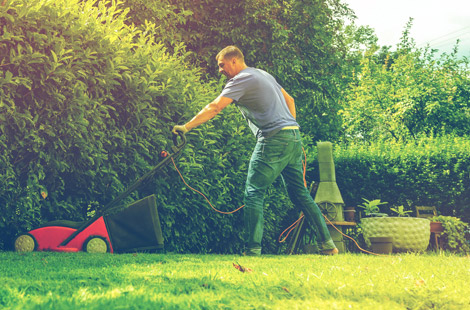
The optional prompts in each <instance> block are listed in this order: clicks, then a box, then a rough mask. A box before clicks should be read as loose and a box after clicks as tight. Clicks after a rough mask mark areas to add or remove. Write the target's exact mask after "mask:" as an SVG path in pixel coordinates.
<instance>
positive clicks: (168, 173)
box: [0, 0, 297, 253]
mask: <svg viewBox="0 0 470 310" xmlns="http://www.w3.org/2000/svg"><path fill="white" fill-rule="evenodd" d="M125 20H126V12H125V11H122V10H121V9H120V3H115V2H109V1H108V2H95V1H91V2H83V1H78V0H75V1H73V0H57V1H52V0H51V1H29V0H28V1H26V0H24V1H19V0H13V1H10V2H8V3H7V4H6V5H5V6H1V7H0V24H2V25H4V26H3V27H2V28H1V29H0V55H2V56H3V57H2V60H1V63H0V65H1V67H2V70H1V71H0V181H1V182H0V214H1V215H0V229H1V231H2V234H1V236H0V249H4V248H9V247H8V245H10V246H11V244H9V243H11V241H12V240H14V236H15V234H17V233H20V232H24V231H27V230H30V229H32V228H35V227H36V226H37V225H38V224H39V223H42V222H46V221H50V220H55V219H68V220H84V219H86V217H87V215H90V214H92V213H93V212H94V211H96V210H97V209H99V208H100V207H102V206H103V205H105V204H106V203H108V202H109V201H111V200H112V199H113V198H114V197H116V196H117V195H118V194H119V193H120V192H122V191H123V190H124V189H125V188H126V187H127V186H129V185H130V184H131V183H133V181H134V180H136V179H137V178H138V177H140V176H141V175H143V174H144V173H145V172H147V171H148V170H150V169H151V167H152V166H154V165H155V164H156V163H157V161H158V154H159V152H160V151H161V150H162V149H165V148H169V146H170V145H171V142H170V141H171V134H170V129H171V127H172V126H173V125H174V124H175V123H180V122H184V121H187V120H188V119H189V118H190V117H192V115H194V114H195V113H196V112H197V111H198V110H199V109H200V108H201V107H202V106H204V105H205V104H207V103H208V102H209V100H211V99H213V98H215V96H216V95H217V92H216V89H217V88H220V86H217V85H212V84H203V83H202V82H201V81H200V74H199V72H198V70H196V69H193V68H192V67H191V66H190V65H189V64H188V62H187V57H188V54H187V53H186V52H185V49H184V46H182V45H181V44H180V43H179V42H178V41H177V40H173V41H171V42H170V43H171V44H170V45H171V46H173V49H172V52H171V53H169V52H167V50H166V49H165V47H164V45H163V44H161V43H159V42H155V38H156V37H158V36H157V35H156V34H157V33H158V31H160V30H159V29H158V26H156V25H154V24H151V23H147V24H145V25H144V27H143V28H139V29H136V28H135V27H133V26H129V25H126V24H125ZM188 141H189V144H188V145H187V148H186V149H185V150H184V151H183V154H182V156H181V157H180V158H179V161H178V166H179V168H180V170H181V172H182V173H183V175H184V176H185V178H186V179H187V181H188V182H189V184H190V185H191V186H193V187H195V188H197V189H198V190H201V191H202V192H204V193H205V194H206V195H207V196H208V198H209V199H210V200H211V201H212V203H213V204H214V206H215V207H217V208H219V209H222V210H223V211H229V210H233V209H235V208H236V207H238V206H240V205H241V204H242V203H243V190H244V181H245V177H246V170H247V164H248V160H249V156H250V153H251V148H252V147H253V146H254V141H255V140H254V137H253V136H252V134H251V133H250V132H249V130H248V128H247V126H246V125H245V121H244V120H243V119H242V118H241V117H240V115H239V113H238V111H236V109H234V108H232V107H229V108H228V109H227V110H226V111H224V112H223V113H222V116H221V117H217V118H216V119H215V120H214V121H212V122H210V123H208V124H207V125H204V126H201V127H200V128H197V129H195V130H194V131H192V132H191V133H190V134H189V135H188ZM270 192H271V193H270V197H269V198H268V199H267V201H266V205H267V208H266V215H265V218H266V238H265V243H266V244H264V248H265V249H266V251H268V252H275V251H277V249H278V244H277V243H276V241H275V240H277V235H278V234H279V233H280V231H281V230H282V229H283V228H285V227H286V226H288V225H289V224H288V223H289V222H290V221H291V220H292V221H293V220H294V217H295V216H297V214H295V212H292V208H291V206H290V205H289V204H288V203H287V201H286V199H285V195H284V193H283V192H282V191H279V190H275V189H270ZM150 194H156V195H157V197H158V202H157V204H158V208H159V213H160V218H161V221H162V230H163V233H164V237H165V241H166V246H167V249H168V250H169V251H178V252H201V253H204V252H226V253H227V252H230V253H233V252H238V251H240V250H241V247H242V245H243V242H242V232H243V226H242V212H239V213H236V214H235V215H233V216H225V215H220V214H217V213H215V212H213V211H212V210H211V209H210V207H209V206H208V205H207V203H206V201H205V200H204V199H203V198H202V197H199V196H198V195H197V194H195V193H193V192H192V191H190V190H189V189H188V188H186V187H185V185H184V184H183V183H182V182H181V180H179V176H178V175H177V174H176V172H174V169H173V168H171V167H168V168H165V169H163V170H162V171H161V172H160V173H159V174H157V176H156V177H155V179H154V180H152V181H149V182H148V183H147V184H143V185H142V187H141V188H139V190H138V191H137V192H135V193H133V194H132V195H131V197H130V198H129V199H127V200H126V201H130V200H131V199H137V198H142V197H145V196H146V195H150Z"/></svg>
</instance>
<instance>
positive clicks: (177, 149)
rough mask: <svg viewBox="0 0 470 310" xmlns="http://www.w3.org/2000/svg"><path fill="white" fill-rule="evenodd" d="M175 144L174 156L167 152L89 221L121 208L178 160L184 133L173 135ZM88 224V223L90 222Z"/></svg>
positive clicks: (184, 142)
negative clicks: (134, 194)
mask: <svg viewBox="0 0 470 310" xmlns="http://www.w3.org/2000/svg"><path fill="white" fill-rule="evenodd" d="M178 136H179V137H180V140H181V142H178ZM173 144H174V145H173V146H172V150H173V153H172V154H169V153H166V152H165V153H166V155H165V157H164V158H163V160H161V161H160V162H159V163H158V164H157V165H156V166H155V167H153V168H152V170H150V171H148V172H147V173H146V174H144V175H143V176H142V177H141V178H139V179H138V180H136V181H135V182H134V183H132V184H131V185H130V186H129V187H128V188H127V189H126V190H125V191H124V192H123V193H121V194H119V195H118V196H117V197H116V198H114V199H113V200H112V201H111V202H109V203H108V204H107V205H105V206H104V207H103V208H102V209H101V210H98V212H96V214H95V216H94V217H93V218H92V219H90V220H89V221H91V220H93V219H97V218H99V217H100V216H102V215H103V214H105V212H106V211H109V212H110V211H111V210H114V209H117V208H120V207H121V206H120V203H121V201H122V200H123V199H124V198H126V197H127V196H128V195H129V194H130V193H132V192H133V191H135V190H136V189H137V187H139V185H140V184H141V183H143V182H145V181H147V180H148V179H150V178H152V177H153V176H154V175H155V173H156V172H157V171H158V170H160V169H162V168H163V167H165V166H166V165H168V164H169V163H170V162H171V161H172V158H176V157H177V156H178V155H180V153H181V151H182V150H183V148H184V146H185V145H186V137H185V135H184V133H182V132H178V133H177V134H174V135H173ZM86 223H88V221H87V222H86ZM83 227H86V224H85V225H83V226H82V227H80V228H79V229H78V230H77V231H76V232H75V233H73V234H72V235H70V236H69V237H68V238H67V239H65V240H64V241H63V242H62V243H61V244H60V245H61V246H66V245H67V244H68V243H69V242H70V240H72V239H73V238H74V237H75V236H76V235H77V234H78V233H80V232H81V230H82V228H83Z"/></svg>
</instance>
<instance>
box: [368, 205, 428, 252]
mask: <svg viewBox="0 0 470 310" xmlns="http://www.w3.org/2000/svg"><path fill="white" fill-rule="evenodd" d="M390 210H391V211H393V212H395V213H397V216H384V217H366V218H363V219H361V223H362V227H363V229H364V240H365V241H366V244H367V245H369V246H370V245H371V242H370V238H374V237H392V238H393V251H394V252H423V251H425V250H426V249H427V247H428V245H429V237H430V234H431V232H430V229H429V227H430V224H429V223H430V222H429V219H425V218H418V217H410V216H408V213H410V212H411V211H406V210H405V209H404V207H403V206H399V207H397V208H391V209H390Z"/></svg>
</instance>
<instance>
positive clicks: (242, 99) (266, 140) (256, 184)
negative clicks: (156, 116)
mask: <svg viewBox="0 0 470 310" xmlns="http://www.w3.org/2000/svg"><path fill="white" fill-rule="evenodd" d="M216 60H217V63H218V66H219V72H220V73H222V74H224V75H225V76H227V78H228V82H227V84H226V86H225V88H224V90H223V91H222V93H221V94H220V95H219V97H217V98H216V99H215V100H214V101H213V102H211V103H209V104H208V105H207V106H206V107H204V108H203V109H202V110H201V111H200V112H199V113H198V114H197V115H196V116H195V117H194V118H193V119H191V120H190V121H189V122H187V123H186V124H184V125H177V126H174V127H173V130H172V132H173V133H177V132H182V133H186V132H188V131H189V130H191V129H193V128H194V127H196V126H198V125H201V124H203V123H205V122H207V121H208V120H210V119H212V118H213V117H214V116H216V115H217V114H218V113H219V112H220V111H222V110H223V109H224V108H225V107H226V106H228V105H229V104H231V103H232V102H235V104H236V105H237V106H238V108H239V109H240V111H241V113H242V114H243V116H244V117H245V119H246V120H247V121H248V124H249V125H250V128H251V130H252V131H253V133H254V134H255V135H256V138H257V142H256V146H255V149H254V151H253V154H252V157H251V160H250V165H249V167H248V176H247V180H246V186H245V194H244V199H245V209H244V219H245V230H246V232H247V234H248V238H247V240H246V250H245V254H246V255H260V254H261V239H262V237H263V204H264V195H265V192H266V189H267V188H268V187H269V186H270V185H271V184H272V183H273V182H274V180H275V179H276V178H277V177H278V176H279V175H281V174H282V176H283V178H284V181H285V183H286V185H287V191H288V193H289V197H290V199H291V201H292V202H293V203H294V205H295V206H296V207H297V208H299V209H300V210H301V211H302V212H303V213H304V215H305V217H306V219H307V221H308V223H309V224H310V225H311V226H313V227H315V228H316V231H317V232H318V236H317V237H318V238H317V240H319V243H320V246H321V248H322V251H323V254H327V255H334V254H337V253H338V250H337V249H336V246H335V244H334V243H333V240H332V239H331V236H330V234H329V232H328V229H327V227H326V224H325V220H324V219H323V216H322V214H321V211H320V209H319V208H318V206H317V205H316V204H315V202H314V201H313V199H312V197H311V196H310V193H309V192H308V190H307V188H306V187H305V186H304V181H303V171H302V169H303V166H302V145H301V142H300V132H299V125H298V124H297V122H296V120H295V118H296V112H295V103H294V99H293V98H292V97H291V96H290V95H289V94H288V93H287V92H286V91H285V90H284V89H283V88H282V87H281V86H280V85H279V84H278V83H277V82H276V80H275V79H274V77H273V76H271V75H270V74H269V73H267V72H265V71H263V70H260V69H255V68H250V67H248V66H247V65H246V64H245V60H244V56H243V53H242V52H241V51H240V50H239V49H238V48H237V47H235V46H227V47H226V48H224V49H223V50H221V51H220V52H219V54H217V56H216Z"/></svg>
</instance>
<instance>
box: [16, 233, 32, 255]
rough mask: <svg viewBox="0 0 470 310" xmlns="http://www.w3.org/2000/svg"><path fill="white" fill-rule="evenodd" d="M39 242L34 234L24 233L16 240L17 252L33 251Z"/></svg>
mask: <svg viewBox="0 0 470 310" xmlns="http://www.w3.org/2000/svg"><path fill="white" fill-rule="evenodd" d="M36 245H37V242H36V240H35V239H34V237H33V236H32V235H29V234H23V235H20V236H18V238H16V240H15V251H16V252H33V251H34V250H36Z"/></svg>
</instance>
